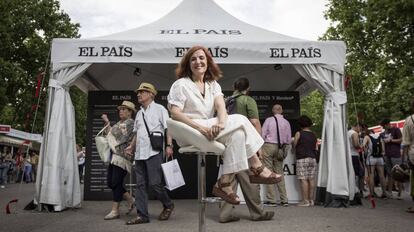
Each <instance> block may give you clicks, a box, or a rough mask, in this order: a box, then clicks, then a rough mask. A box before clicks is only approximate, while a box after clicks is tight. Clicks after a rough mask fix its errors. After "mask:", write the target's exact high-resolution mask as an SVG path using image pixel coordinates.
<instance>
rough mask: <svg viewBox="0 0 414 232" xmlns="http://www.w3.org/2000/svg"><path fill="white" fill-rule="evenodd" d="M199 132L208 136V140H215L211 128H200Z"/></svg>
mask: <svg viewBox="0 0 414 232" xmlns="http://www.w3.org/2000/svg"><path fill="white" fill-rule="evenodd" d="M197 130H198V131H200V133H201V134H202V135H204V136H206V138H207V139H208V140H213V139H214V136H213V133H212V130H211V128H208V127H205V126H199V127H198V129H197Z"/></svg>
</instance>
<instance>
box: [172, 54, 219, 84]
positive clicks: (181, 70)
mask: <svg viewBox="0 0 414 232" xmlns="http://www.w3.org/2000/svg"><path fill="white" fill-rule="evenodd" d="M200 49H201V50H203V51H204V53H205V54H206V58H207V71H206V73H205V75H204V81H205V82H210V81H213V80H218V79H220V78H221V77H222V75H223V72H222V71H221V69H220V67H219V66H218V65H217V64H216V63H215V62H214V60H213V57H212V56H211V54H210V52H209V51H208V49H207V48H205V47H203V46H194V47H192V48H190V49H189V50H188V51H187V52H186V53H185V55H184V56H183V58H182V59H181V61H180V63H179V64H178V66H177V68H176V69H175V75H176V76H177V78H178V79H179V78H183V77H189V78H192V74H193V73H192V72H191V66H190V59H191V56H192V55H193V54H194V52H196V51H198V50H200Z"/></svg>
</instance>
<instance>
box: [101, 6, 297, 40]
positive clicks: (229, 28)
mask: <svg viewBox="0 0 414 232" xmlns="http://www.w3.org/2000/svg"><path fill="white" fill-rule="evenodd" d="M177 30H180V31H179V32H178V31H177ZM178 33H180V34H178ZM239 33H240V34H239ZM228 37H231V42H240V41H244V42H249V43H255V42H260V43H262V42H265V41H267V42H275V41H290V42H291V41H304V40H302V39H297V38H294V37H290V36H286V35H282V34H279V33H276V32H272V31H269V30H266V29H262V28H259V27H256V26H253V25H250V24H248V23H245V22H242V21H240V20H239V19H237V18H235V17H234V16H232V15H231V14H229V13H227V12H226V11H225V10H224V9H223V8H221V7H220V6H218V5H217V4H216V3H215V2H214V1H212V0H204V1H203V0H191V1H186V0H184V1H183V2H182V3H181V4H179V5H178V6H177V7H176V8H175V9H174V10H172V11H171V12H170V13H168V14H167V15H166V16H164V17H163V18H161V19H159V20H158V21H156V22H153V23H150V24H147V25H145V26H142V27H138V28H134V29H131V30H127V31H124V32H119V33H115V34H111V35H107V36H102V37H97V38H95V39H98V40H101V39H102V40H114V39H115V40H131V39H133V40H144V41H145V40H151V41H153V40H155V41H184V42H191V43H194V41H203V42H206V41H211V42H217V41H220V42H222V41H223V40H225V39H226V38H228ZM229 39H230V38H229Z"/></svg>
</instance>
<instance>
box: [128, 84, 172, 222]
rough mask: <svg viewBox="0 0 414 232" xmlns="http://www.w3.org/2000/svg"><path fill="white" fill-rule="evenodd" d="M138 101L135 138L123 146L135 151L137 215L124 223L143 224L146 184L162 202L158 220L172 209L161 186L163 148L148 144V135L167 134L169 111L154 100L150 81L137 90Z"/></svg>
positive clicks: (146, 218)
mask: <svg viewBox="0 0 414 232" xmlns="http://www.w3.org/2000/svg"><path fill="white" fill-rule="evenodd" d="M136 92H137V96H138V102H139V103H140V104H141V109H140V110H139V111H138V113H137V115H136V117H135V124H134V130H133V131H134V133H136V135H135V136H134V139H133V140H132V142H131V144H130V145H129V146H128V148H127V149H126V150H127V152H128V153H129V154H132V151H133V150H135V175H136V183H137V186H136V191H135V206H136V208H137V214H138V216H137V217H136V218H134V219H132V220H129V221H128V222H127V223H126V224H127V225H133V224H142V223H148V222H149V221H150V218H149V214H148V193H147V186H148V187H151V188H152V189H153V190H154V192H155V195H156V197H157V199H158V200H160V201H161V203H162V205H163V208H164V209H163V210H162V212H161V214H160V215H159V217H158V220H168V219H169V217H170V216H171V213H172V211H173V209H174V204H173V203H172V202H171V199H170V197H169V196H168V194H167V191H166V190H165V188H164V185H163V176H162V170H161V163H162V161H163V160H164V156H163V150H164V149H163V147H160V148H156V147H153V145H151V141H150V137H149V135H150V134H151V133H153V132H158V133H160V134H163V135H164V136H165V135H167V133H166V129H167V119H168V111H167V109H165V107H164V106H162V105H160V104H157V103H155V102H154V97H155V95H157V90H155V88H154V86H153V85H152V84H150V83H145V82H143V83H142V84H141V85H140V86H139V88H138V89H137V90H136ZM162 146H163V145H162ZM165 152H166V155H167V156H168V157H169V156H171V155H172V153H173V150H172V138H171V136H168V135H167V144H166V148H165Z"/></svg>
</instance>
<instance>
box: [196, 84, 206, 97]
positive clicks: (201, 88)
mask: <svg viewBox="0 0 414 232" xmlns="http://www.w3.org/2000/svg"><path fill="white" fill-rule="evenodd" d="M196 84H197V87H198V90H199V91H200V94H201V96H203V97H204V87H205V83H204V81H203V82H196Z"/></svg>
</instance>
